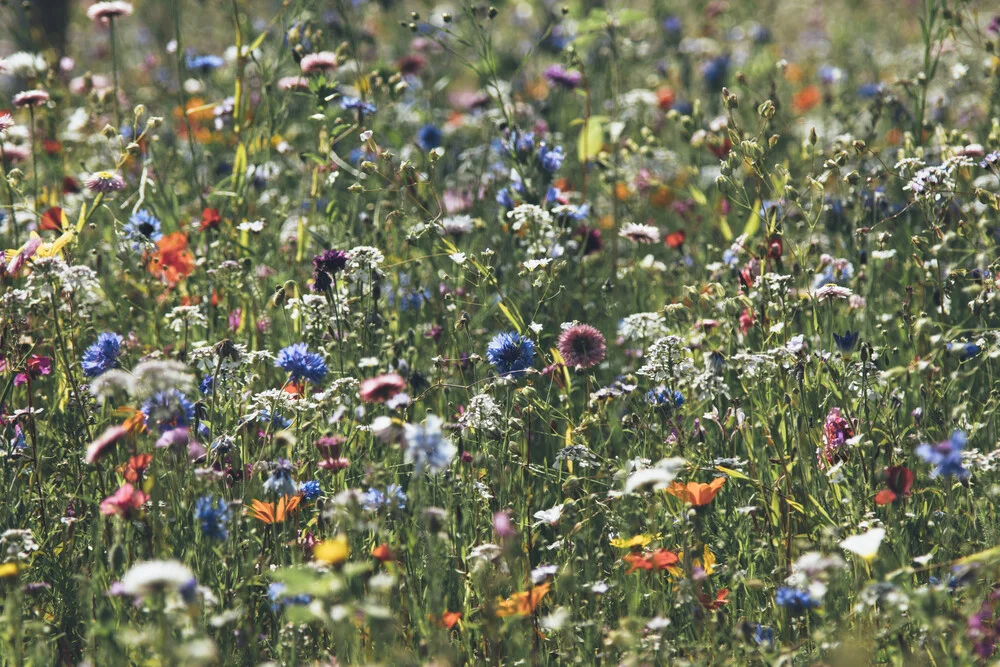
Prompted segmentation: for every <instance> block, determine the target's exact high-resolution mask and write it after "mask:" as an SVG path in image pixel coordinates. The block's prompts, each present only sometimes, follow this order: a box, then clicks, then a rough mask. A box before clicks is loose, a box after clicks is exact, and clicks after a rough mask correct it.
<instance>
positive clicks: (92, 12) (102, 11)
mask: <svg viewBox="0 0 1000 667" xmlns="http://www.w3.org/2000/svg"><path fill="white" fill-rule="evenodd" d="M131 13H132V3H130V2H118V1H113V2H95V3H94V4H92V5H91V6H90V7H89V8H88V9H87V18H88V19H90V20H91V21H100V22H102V23H107V22H108V21H110V20H111V19H116V18H119V17H122V16H129V15H130V14H131Z"/></svg>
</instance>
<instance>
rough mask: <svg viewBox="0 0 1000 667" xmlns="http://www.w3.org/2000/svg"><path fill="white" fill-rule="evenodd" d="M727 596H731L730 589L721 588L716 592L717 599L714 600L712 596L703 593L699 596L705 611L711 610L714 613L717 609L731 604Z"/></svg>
mask: <svg viewBox="0 0 1000 667" xmlns="http://www.w3.org/2000/svg"><path fill="white" fill-rule="evenodd" d="M727 595H729V589H728V588H720V589H719V590H718V591H716V592H715V598H712V596H711V595H708V594H707V593H702V594H701V595H699V596H698V600H699V601H700V602H701V605H702V606H703V607H704V608H705V609H711V610H713V611H714V610H716V609H721V608H722V606H723V605H725V604H727V603H728V602H729V600H727V599H726V596H727Z"/></svg>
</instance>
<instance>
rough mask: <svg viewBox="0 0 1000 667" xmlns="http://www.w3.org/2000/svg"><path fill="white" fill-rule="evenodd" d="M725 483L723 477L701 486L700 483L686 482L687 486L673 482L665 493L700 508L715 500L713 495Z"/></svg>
mask: <svg viewBox="0 0 1000 667" xmlns="http://www.w3.org/2000/svg"><path fill="white" fill-rule="evenodd" d="M725 483H726V478H725V477H716V478H715V479H713V480H712V481H711V482H709V483H708V484H702V483H700V482H688V483H687V484H682V483H680V482H673V483H672V484H671V485H670V487H669V488H667V493H669V494H670V495H672V496H676V497H677V498H680V499H681V500H683V501H684V502H686V503H687V504H689V505H694V506H696V507H700V506H702V505H707V504H709V503H710V502H712V499H713V498H715V494H716V493H718V492H719V489H721V488H722V485H723V484H725Z"/></svg>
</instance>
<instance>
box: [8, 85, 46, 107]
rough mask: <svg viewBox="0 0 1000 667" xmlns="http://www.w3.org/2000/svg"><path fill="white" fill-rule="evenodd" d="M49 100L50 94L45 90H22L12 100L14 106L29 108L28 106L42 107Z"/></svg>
mask: <svg viewBox="0 0 1000 667" xmlns="http://www.w3.org/2000/svg"><path fill="white" fill-rule="evenodd" d="M48 101H49V94H48V93H47V92H45V91H44V90H40V89H36V90H22V91H21V92H20V93H18V94H16V95H14V98H13V100H12V102H13V103H14V106H15V107H17V108H18V109H27V108H28V107H40V106H42V105H43V104H45V103H46V102H48Z"/></svg>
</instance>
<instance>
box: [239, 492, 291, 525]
mask: <svg viewBox="0 0 1000 667" xmlns="http://www.w3.org/2000/svg"><path fill="white" fill-rule="evenodd" d="M301 500H302V496H283V497H282V498H281V500H279V501H278V505H277V507H275V505H274V503H265V502H262V501H260V500H257V499H256V498H255V499H254V500H253V507H252V508H251V509H250V514H252V515H253V516H254V518H256V519H259V520H261V521H263V522H264V523H284V521H285V519H287V518H288V515H289V514H291V513H292V512H294V511H295V510H296V509H297V508H298V506H299V502H301Z"/></svg>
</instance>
